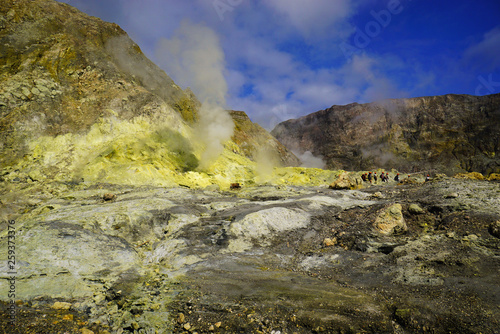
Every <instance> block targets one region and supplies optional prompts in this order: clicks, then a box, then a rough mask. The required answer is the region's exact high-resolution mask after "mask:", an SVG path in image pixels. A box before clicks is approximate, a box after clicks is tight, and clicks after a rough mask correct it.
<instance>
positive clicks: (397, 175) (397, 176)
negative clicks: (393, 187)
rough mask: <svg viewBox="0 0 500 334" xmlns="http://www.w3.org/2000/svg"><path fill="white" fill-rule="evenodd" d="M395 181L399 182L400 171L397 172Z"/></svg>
mask: <svg viewBox="0 0 500 334" xmlns="http://www.w3.org/2000/svg"><path fill="white" fill-rule="evenodd" d="M394 181H397V182H399V173H397V174H396V176H394Z"/></svg>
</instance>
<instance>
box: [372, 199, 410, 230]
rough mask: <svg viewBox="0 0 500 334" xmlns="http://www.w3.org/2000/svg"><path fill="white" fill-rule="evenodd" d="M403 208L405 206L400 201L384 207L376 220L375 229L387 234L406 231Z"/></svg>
mask: <svg viewBox="0 0 500 334" xmlns="http://www.w3.org/2000/svg"><path fill="white" fill-rule="evenodd" d="M402 209H403V207H402V206H401V204H398V203H396V204H393V205H391V206H389V207H387V208H385V209H382V210H381V211H380V212H379V214H378V216H377V218H376V220H375V223H374V227H375V229H376V230H377V231H378V232H380V233H382V234H386V235H390V234H394V233H397V232H401V231H406V230H407V226H406V223H405V220H404V218H403V212H402Z"/></svg>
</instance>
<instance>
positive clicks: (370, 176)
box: [368, 172, 372, 183]
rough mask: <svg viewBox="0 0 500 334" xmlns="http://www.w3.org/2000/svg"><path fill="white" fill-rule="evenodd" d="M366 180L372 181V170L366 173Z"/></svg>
mask: <svg viewBox="0 0 500 334" xmlns="http://www.w3.org/2000/svg"><path fill="white" fill-rule="evenodd" d="M368 181H370V183H371V182H372V172H369V173H368Z"/></svg>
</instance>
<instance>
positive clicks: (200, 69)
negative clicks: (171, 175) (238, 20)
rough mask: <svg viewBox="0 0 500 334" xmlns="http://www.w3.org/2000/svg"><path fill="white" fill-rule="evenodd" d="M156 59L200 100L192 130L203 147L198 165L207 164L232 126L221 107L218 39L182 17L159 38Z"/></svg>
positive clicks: (222, 81) (222, 88)
mask: <svg viewBox="0 0 500 334" xmlns="http://www.w3.org/2000/svg"><path fill="white" fill-rule="evenodd" d="M156 58H157V59H159V63H160V65H161V66H162V67H163V68H164V69H165V70H166V71H167V73H168V74H169V75H171V76H172V77H173V79H174V80H175V81H176V82H177V83H178V84H180V85H181V86H184V87H187V86H189V87H190V88H191V89H192V90H193V92H194V93H195V95H196V96H197V97H198V99H200V101H201V102H202V106H201V108H200V110H199V122H198V124H197V126H196V129H195V130H196V134H197V136H198V138H199V139H200V141H201V142H202V143H203V144H204V145H205V147H206V148H205V150H204V152H203V154H202V157H201V159H202V161H201V167H202V168H203V167H207V166H208V165H209V164H210V163H211V162H212V161H213V160H215V159H216V158H217V157H218V156H219V154H220V153H222V151H223V149H224V146H223V144H224V142H226V141H227V140H229V139H230V138H231V136H232V135H233V129H234V122H233V119H232V118H231V116H230V115H229V113H228V112H227V111H226V110H225V106H226V94H227V83H226V80H225V78H224V64H225V59H224V52H223V51H222V48H221V47H220V43H219V39H218V37H217V35H216V33H215V32H214V31H213V30H212V29H210V28H208V27H204V26H202V25H198V24H194V23H192V22H190V21H189V20H184V21H183V22H182V23H181V25H180V27H179V28H178V29H177V31H176V32H175V33H174V35H173V36H172V38H171V39H162V40H160V42H159V44H158V47H157V50H156Z"/></svg>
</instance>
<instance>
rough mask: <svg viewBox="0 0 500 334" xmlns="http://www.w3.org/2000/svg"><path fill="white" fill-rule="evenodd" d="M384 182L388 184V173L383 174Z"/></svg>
mask: <svg viewBox="0 0 500 334" xmlns="http://www.w3.org/2000/svg"><path fill="white" fill-rule="evenodd" d="M385 182H389V173H385Z"/></svg>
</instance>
